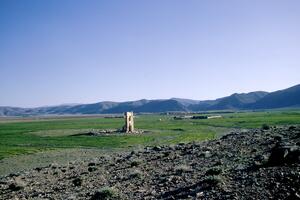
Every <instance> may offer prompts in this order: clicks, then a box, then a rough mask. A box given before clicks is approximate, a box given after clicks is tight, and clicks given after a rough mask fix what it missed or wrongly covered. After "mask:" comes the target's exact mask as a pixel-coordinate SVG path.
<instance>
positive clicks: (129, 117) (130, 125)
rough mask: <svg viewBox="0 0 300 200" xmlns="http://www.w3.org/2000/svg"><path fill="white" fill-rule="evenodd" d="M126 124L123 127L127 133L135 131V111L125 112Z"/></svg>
mask: <svg viewBox="0 0 300 200" xmlns="http://www.w3.org/2000/svg"><path fill="white" fill-rule="evenodd" d="M124 118H125V126H124V127H123V131H124V132H126V133H133V132H134V122H133V112H125V113H124Z"/></svg>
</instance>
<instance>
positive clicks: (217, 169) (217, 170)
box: [206, 167, 223, 175]
mask: <svg viewBox="0 0 300 200" xmlns="http://www.w3.org/2000/svg"><path fill="white" fill-rule="evenodd" d="M222 172H223V170H222V168H220V167H214V168H211V169H209V170H207V171H206V175H219V174H222Z"/></svg>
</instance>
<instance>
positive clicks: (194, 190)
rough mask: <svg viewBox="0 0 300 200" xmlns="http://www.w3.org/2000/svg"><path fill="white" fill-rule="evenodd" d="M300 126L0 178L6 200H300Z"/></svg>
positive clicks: (0, 190) (0, 189) (0, 193)
mask: <svg viewBox="0 0 300 200" xmlns="http://www.w3.org/2000/svg"><path fill="white" fill-rule="evenodd" d="M299 156H300V127H295V126H290V127H284V128H275V127H271V128H269V127H264V129H254V130H249V131H240V132H234V133H231V134H229V135H226V136H223V137H222V138H221V139H218V140H213V141H206V142H201V143H189V144H178V145H173V146H156V147H147V148H145V149H143V150H141V151H133V152H131V153H126V154H125V153H123V154H116V155H112V156H99V157H97V158H95V159H94V160H93V161H90V162H80V163H69V164H68V165H66V166H58V165H57V164H52V165H50V166H48V167H45V168H36V169H34V170H32V171H29V172H22V173H20V174H10V175H9V176H7V177H2V178H1V179H0V199H293V200H294V199H300V161H299Z"/></svg>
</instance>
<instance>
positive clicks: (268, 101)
mask: <svg viewBox="0 0 300 200" xmlns="http://www.w3.org/2000/svg"><path fill="white" fill-rule="evenodd" d="M245 107H246V108H250V109H272V108H284V107H300V84H299V85H295V86H293V87H290V88H287V89H285V90H279V91H276V92H271V93H269V94H267V95H265V96H264V97H263V98H261V99H258V100H257V101H255V102H253V103H251V104H248V105H245Z"/></svg>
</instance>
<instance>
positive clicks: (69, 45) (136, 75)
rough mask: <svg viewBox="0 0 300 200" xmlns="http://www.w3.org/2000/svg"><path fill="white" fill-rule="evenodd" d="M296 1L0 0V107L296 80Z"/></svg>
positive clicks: (218, 91) (299, 6) (206, 92)
mask: <svg viewBox="0 0 300 200" xmlns="http://www.w3.org/2000/svg"><path fill="white" fill-rule="evenodd" d="M299 10H300V1H299V0H294V1H293V0H280V1H279V0H135V1H133V0H106V1H101V0H97V1H91V0H81V1H78V0H42V1H41V0H26V1H23V0H19V1H16V0H0V92H1V93H0V105H2V106H4V105H5V106H22V107H35V106H42V105H55V104H62V103H93V102H99V101H104V100H112V101H127V100H137V99H141V98H147V99H157V98H159V99H163V98H171V97H179V98H191V99H198V100H205V99H215V98H218V97H222V96H226V95H230V94H231V93H235V92H250V91H256V90H265V91H274V90H278V89H284V88H287V87H290V86H292V85H296V84H299V83H300V12H299Z"/></svg>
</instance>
